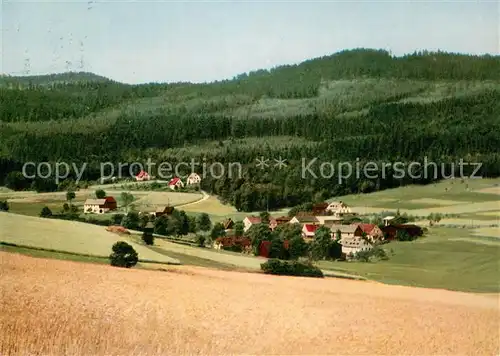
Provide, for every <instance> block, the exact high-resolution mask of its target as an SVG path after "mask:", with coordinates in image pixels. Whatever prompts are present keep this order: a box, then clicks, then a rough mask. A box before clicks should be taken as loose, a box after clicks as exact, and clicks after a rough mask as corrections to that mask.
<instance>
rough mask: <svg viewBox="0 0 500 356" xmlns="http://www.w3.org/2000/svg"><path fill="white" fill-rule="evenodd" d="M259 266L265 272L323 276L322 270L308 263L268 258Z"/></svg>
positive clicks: (285, 274)
mask: <svg viewBox="0 0 500 356" xmlns="http://www.w3.org/2000/svg"><path fill="white" fill-rule="evenodd" d="M260 268H261V269H262V270H263V271H264V273H267V274H277V275H283V276H302V277H319V278H323V272H321V270H320V269H319V268H318V267H316V266H313V265H312V264H310V263H302V262H297V261H281V260H278V259H270V260H268V261H267V262H265V263H262V264H261V265H260Z"/></svg>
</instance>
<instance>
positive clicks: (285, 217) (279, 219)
mask: <svg viewBox="0 0 500 356" xmlns="http://www.w3.org/2000/svg"><path fill="white" fill-rule="evenodd" d="M274 220H276V221H277V222H278V221H290V220H292V218H290V217H288V216H280V217H279V218H276V219H274Z"/></svg>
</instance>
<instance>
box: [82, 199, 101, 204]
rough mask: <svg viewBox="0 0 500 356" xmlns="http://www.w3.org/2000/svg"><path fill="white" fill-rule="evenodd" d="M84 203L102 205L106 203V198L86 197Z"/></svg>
mask: <svg viewBox="0 0 500 356" xmlns="http://www.w3.org/2000/svg"><path fill="white" fill-rule="evenodd" d="M83 204H84V205H104V204H106V199H87V200H85V203H83Z"/></svg>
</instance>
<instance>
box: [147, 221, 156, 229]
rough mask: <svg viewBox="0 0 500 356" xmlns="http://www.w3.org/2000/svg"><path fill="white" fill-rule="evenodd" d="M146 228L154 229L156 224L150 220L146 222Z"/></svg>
mask: <svg viewBox="0 0 500 356" xmlns="http://www.w3.org/2000/svg"><path fill="white" fill-rule="evenodd" d="M145 228H146V229H154V228H155V226H154V224H153V223H152V222H151V221H149V222H148V223H147V224H146V226H145Z"/></svg>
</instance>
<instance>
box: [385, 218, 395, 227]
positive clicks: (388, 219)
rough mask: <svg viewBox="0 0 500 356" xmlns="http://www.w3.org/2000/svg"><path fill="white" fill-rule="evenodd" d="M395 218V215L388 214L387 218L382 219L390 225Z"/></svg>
mask: <svg viewBox="0 0 500 356" xmlns="http://www.w3.org/2000/svg"><path fill="white" fill-rule="evenodd" d="M395 218H396V217H395V216H386V217H385V218H383V219H382V221H383V222H384V226H389V225H390V223H391V220H394V219H395Z"/></svg>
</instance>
